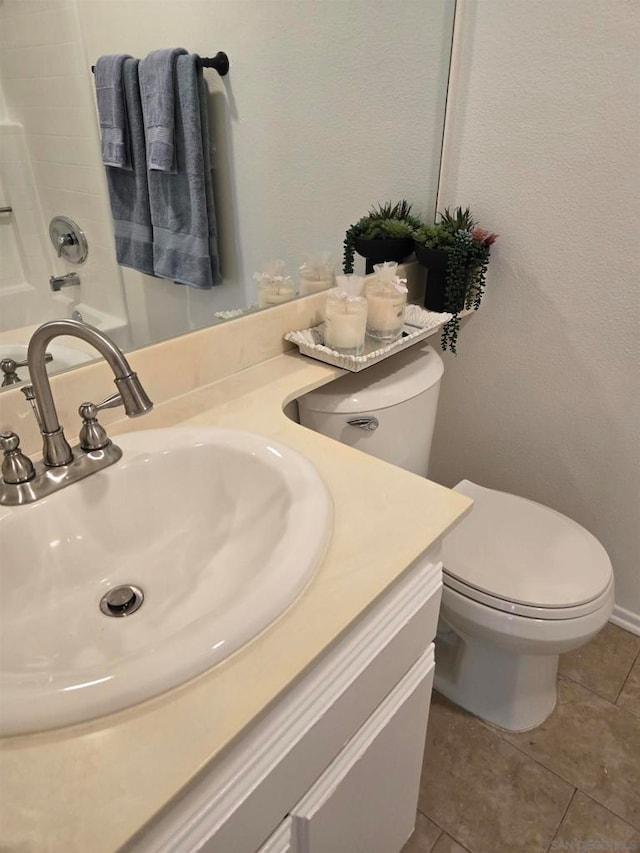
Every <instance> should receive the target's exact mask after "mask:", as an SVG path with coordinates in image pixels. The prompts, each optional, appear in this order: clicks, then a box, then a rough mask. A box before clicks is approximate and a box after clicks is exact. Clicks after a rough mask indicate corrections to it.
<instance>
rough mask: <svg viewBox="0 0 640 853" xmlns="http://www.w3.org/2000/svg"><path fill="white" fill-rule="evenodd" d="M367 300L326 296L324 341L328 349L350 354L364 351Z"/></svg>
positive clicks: (359, 353)
mask: <svg viewBox="0 0 640 853" xmlns="http://www.w3.org/2000/svg"><path fill="white" fill-rule="evenodd" d="M366 326H367V302H366V300H365V299H363V298H362V297H349V298H345V296H344V295H343V296H342V297H341V298H338V297H336V296H333V295H329V296H327V304H326V308H325V326H324V343H325V346H327V347H329V349H332V350H336V351H337V352H341V353H347V354H350V355H361V354H362V353H363V352H364V337H365V332H366Z"/></svg>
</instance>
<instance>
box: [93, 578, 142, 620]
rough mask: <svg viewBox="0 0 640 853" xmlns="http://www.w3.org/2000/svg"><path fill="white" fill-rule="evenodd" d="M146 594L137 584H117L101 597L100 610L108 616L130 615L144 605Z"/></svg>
mask: <svg viewBox="0 0 640 853" xmlns="http://www.w3.org/2000/svg"><path fill="white" fill-rule="evenodd" d="M143 601H144V595H143V593H142V590H141V589H138V587H137V586H130V585H129V584H125V585H124V586H116V587H114V588H113V589H110V590H109V592H107V593H106V594H105V595H103V596H102V598H101V599H100V610H102V612H103V613H105V614H106V615H107V616H130V615H131V614H132V613H135V612H136V610H138V609H139V608H140V607H141V606H142V602H143Z"/></svg>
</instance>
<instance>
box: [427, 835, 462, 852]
mask: <svg viewBox="0 0 640 853" xmlns="http://www.w3.org/2000/svg"><path fill="white" fill-rule="evenodd" d="M433 853H468V851H467V848H466V847H463V846H462V845H461V844H458V842H457V841H454V840H453V838H452V837H451V836H450V835H447V833H446V832H443V833H442V835H441V836H440V838H439V839H438V843H437V844H436V846H435V847H434V848H433Z"/></svg>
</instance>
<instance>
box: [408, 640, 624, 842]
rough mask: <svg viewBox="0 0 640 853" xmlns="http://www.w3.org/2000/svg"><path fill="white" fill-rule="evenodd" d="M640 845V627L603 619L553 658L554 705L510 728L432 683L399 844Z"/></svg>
mask: <svg viewBox="0 0 640 853" xmlns="http://www.w3.org/2000/svg"><path fill="white" fill-rule="evenodd" d="M548 851H551V853H553V851H570V852H571V853H576V851H579V853H583V851H600V853H631V851H637V853H640V637H636V636H634V635H633V634H630V633H628V632H627V631H623V630H622V629H621V628H617V627H616V626H614V625H611V624H609V625H607V626H606V627H605V629H604V630H603V631H602V632H601V633H600V634H599V635H598V636H597V637H595V638H594V639H593V640H592V641H591V642H590V643H589V644H588V645H587V646H585V647H584V648H583V649H580V650H579V651H577V652H572V653H570V654H568V655H564V656H563V657H562V658H561V662H560V675H559V683H558V705H557V707H556V709H555V711H554V712H553V714H552V715H551V716H550V717H549V719H548V720H547V721H546V722H545V723H544V724H543V725H542V726H540V727H539V728H537V729H535V730H533V731H530V732H524V733H521V734H513V733H511V732H504V731H500V730H498V729H496V728H494V727H493V726H491V725H489V724H487V723H483V722H482V721H481V720H479V719H478V718H477V717H474V716H472V715H471V714H468V713H467V712H466V711H463V710H461V709H460V708H457V707H456V706H455V705H452V704H451V703H450V702H448V701H447V700H446V699H444V698H443V697H442V696H440V695H438V694H437V693H434V696H433V701H432V703H431V715H430V719H429V730H428V733H427V745H426V748H425V755H424V767H423V773H422V783H421V789H420V799H419V802H418V819H417V824H416V831H415V833H414V835H413V837H412V838H411V840H410V841H409V842H408V844H407V845H406V846H405V848H404V851H403V853H547V852H548Z"/></svg>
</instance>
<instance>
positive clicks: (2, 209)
mask: <svg viewBox="0 0 640 853" xmlns="http://www.w3.org/2000/svg"><path fill="white" fill-rule="evenodd" d="M12 212H13V208H12V207H9V206H5V207H0V213H12Z"/></svg>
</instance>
